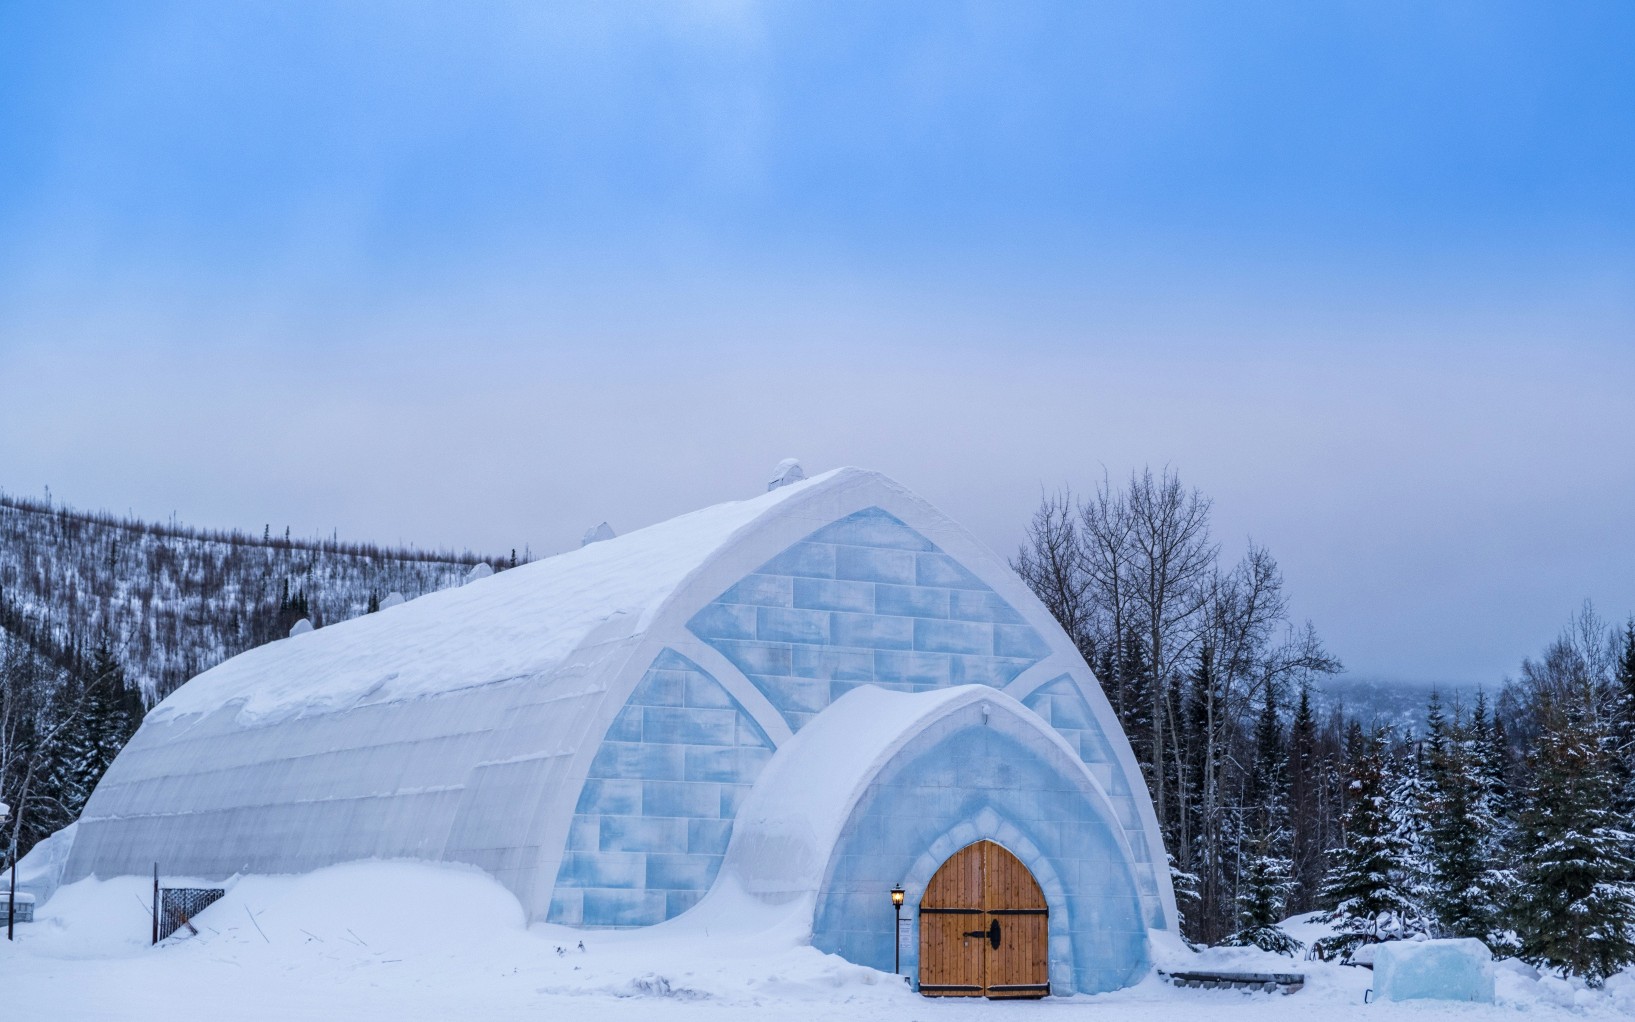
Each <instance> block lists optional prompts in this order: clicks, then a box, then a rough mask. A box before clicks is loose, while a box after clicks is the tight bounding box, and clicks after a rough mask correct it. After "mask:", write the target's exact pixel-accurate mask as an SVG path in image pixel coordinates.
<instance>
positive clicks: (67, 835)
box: [7, 823, 79, 901]
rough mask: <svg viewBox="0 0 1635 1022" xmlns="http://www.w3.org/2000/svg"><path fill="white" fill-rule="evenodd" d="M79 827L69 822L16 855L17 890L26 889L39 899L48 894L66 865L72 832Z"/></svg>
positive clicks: (42, 899) (53, 889)
mask: <svg viewBox="0 0 1635 1022" xmlns="http://www.w3.org/2000/svg"><path fill="white" fill-rule="evenodd" d="M78 829H79V824H77V823H70V824H69V825H68V826H66V827H64V828H63V829H61V830H59V831H57V832H56V833H55V834H52V835H51V836H50V837H48V838H46V839H45V840H44V841H41V842H39V843H38V844H36V845H35V846H34V847H33V848H30V849H29V850H28V854H27V855H25V856H23V857H22V858H21V859H18V860H17V890H19V891H27V892H28V893H29V894H32V895H34V897H35V898H36V899H37V900H39V901H45V900H46V899H47V898H49V897H51V895H52V894H53V893H54V892H55V891H56V890H57V885H58V884H59V883H61V882H62V871H63V868H64V867H65V866H67V865H68V853H69V852H70V851H72V850H73V848H74V833H75V831H77V830H78ZM7 882H8V883H9V882H10V878H9V877H8V878H7Z"/></svg>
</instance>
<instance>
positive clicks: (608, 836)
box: [62, 469, 1176, 997]
mask: <svg viewBox="0 0 1635 1022" xmlns="http://www.w3.org/2000/svg"><path fill="white" fill-rule="evenodd" d="M791 476H795V478H790V477H791ZM609 533H610V534H611V530H609ZM368 858H418V859H429V860H444V861H450V862H458V863H469V864H473V865H475V866H477V867H480V868H482V869H484V870H486V871H488V872H489V873H491V874H492V875H493V876H494V877H496V878H497V879H498V880H499V881H500V882H502V883H503V884H505V885H506V886H507V887H508V888H509V889H510V890H511V891H513V892H514V893H515V894H516V896H517V898H518V899H519V900H520V901H521V903H522V905H523V907H524V908H525V910H526V911H527V913H528V915H529V917H530V919H532V920H536V921H540V920H543V921H549V922H555V923H562V924H567V925H569V926H575V927H637V926H648V925H653V924H658V923H663V922H665V921H666V920H670V919H673V918H675V917H677V916H681V915H682V914H684V913H688V912H689V911H692V912H695V913H700V914H703V913H708V912H711V911H714V912H716V913H718V914H719V913H723V912H727V913H731V912H738V911H741V910H742V911H747V912H748V913H749V914H753V913H754V912H755V911H759V910H760V909H762V908H764V909H766V910H767V911H771V912H774V913H777V912H782V913H785V914H786V916H787V915H790V914H792V917H793V918H795V919H796V921H797V923H798V925H799V927H800V929H799V931H798V932H800V933H803V934H805V933H809V934H810V940H811V942H812V943H813V944H814V945H816V946H817V947H818V948H820V949H822V950H825V951H830V952H834V953H836V954H839V955H841V956H843V957H845V958H847V959H850V960H852V961H855V962H858V963H861V964H865V965H870V966H875V967H879V968H882V969H888V970H889V969H891V968H893V965H894V961H893V954H894V952H900V953H901V958H902V969H903V971H904V972H905V973H907V974H909V975H911V976H914V977H916V978H917V981H918V983H919V987H920V989H921V990H922V992H924V993H927V994H967V995H983V994H985V995H988V996H996V997H998V996H1037V995H1042V994H1044V993H1045V992H1046V991H1047V990H1053V991H1054V992H1057V993H1070V992H1074V991H1098V990H1107V989H1112V988H1115V987H1119V986H1123V985H1127V984H1129V983H1131V982H1133V981H1135V980H1136V979H1137V978H1138V977H1139V976H1140V975H1141V974H1143V973H1144V971H1145V970H1146V969H1147V967H1148V947H1147V931H1148V930H1149V928H1153V929H1170V930H1173V929H1174V928H1175V923H1176V917H1175V905H1174V896H1173V893H1172V892H1171V889H1170V884H1169V878H1168V871H1167V869H1166V866H1165V862H1166V859H1165V855H1164V850H1163V848H1162V846H1161V844H1160V839H1159V832H1158V828H1157V824H1156V821H1155V819H1154V816H1153V812H1152V808H1151V805H1150V803H1149V801H1148V798H1147V794H1146V788H1145V786H1144V784H1143V783H1142V779H1141V776H1140V773H1139V771H1138V768H1137V766H1136V763H1135V760H1134V758H1133V756H1132V754H1131V752H1130V748H1129V744H1128V742H1127V741H1126V740H1125V737H1124V735H1123V734H1122V733H1121V731H1120V729H1119V727H1118V724H1117V720H1116V718H1115V717H1114V715H1113V713H1112V711H1111V709H1110V708H1109V706H1108V704H1107V701H1106V699H1105V698H1104V697H1103V695H1102V692H1101V689H1100V687H1099V685H1098V684H1097V682H1096V680H1095V678H1094V677H1093V676H1092V675H1091V673H1090V670H1089V669H1088V668H1087V667H1086V665H1085V663H1084V661H1083V659H1082V658H1081V657H1080V656H1079V654H1078V652H1077V651H1076V650H1075V649H1074V646H1073V644H1072V643H1071V642H1070V641H1069V640H1068V638H1067V636H1066V635H1065V634H1064V633H1063V632H1062V631H1061V629H1060V628H1059V627H1058V626H1057V625H1056V623H1055V622H1054V621H1053V620H1052V618H1051V617H1050V615H1049V613H1048V612H1047V611H1046V610H1045V608H1044V607H1043V606H1042V605H1041V604H1040V603H1039V602H1038V601H1037V600H1036V599H1035V598H1034V596H1033V595H1032V594H1031V593H1030V592H1029V591H1028V589H1027V587H1026V586H1025V585H1024V584H1023V583H1022V582H1021V581H1020V580H1019V579H1018V578H1017V577H1016V576H1015V575H1014V574H1013V573H1012V572H1011V571H1010V569H1009V568H1008V567H1007V566H1006V564H1005V563H1004V562H1003V561H1002V560H1001V559H1000V558H998V557H996V556H995V555H994V554H992V553H991V552H989V551H988V550H986V549H985V548H984V547H983V546H982V545H981V544H980V543H978V542H977V541H976V540H975V539H974V538H973V537H972V536H971V535H970V534H969V533H967V532H966V531H964V530H963V529H962V528H960V527H959V526H958V525H956V524H955V523H953V522H952V521H950V520H949V519H948V518H947V517H945V516H944V515H942V514H941V513H939V512H938V511H936V510H935V509H934V508H932V507H931V506H929V505H928V504H926V503H925V502H924V501H922V500H920V499H919V498H917V497H915V496H914V495H913V494H911V493H909V492H908V491H907V490H905V489H904V488H903V487H901V486H899V485H897V484H896V483H894V482H892V481H890V480H888V479H886V478H884V477H882V476H880V475H878V474H875V473H871V472H865V471H860V470H857V469H840V470H837V471H833V472H829V473H826V474H823V475H819V476H815V477H813V478H810V479H799V478H798V473H791V472H787V471H786V472H784V473H783V474H782V477H781V479H779V480H775V481H774V486H773V488H771V489H770V490H769V491H768V492H766V493H764V494H761V495H758V496H755V497H753V498H751V499H748V500H743V501H739V502H736V503H729V504H722V505H719V506H717V507H712V508H708V509H705V510H702V511H698V512H695V513H693V514H689V515H684V516H682V517H680V518H676V519H673V520H671V521H667V522H663V523H661V524H658V525H654V526H651V527H649V528H646V529H642V530H639V531H636V532H632V533H629V534H627V535H623V536H618V537H613V538H603V539H601V540H600V541H599V542H594V543H587V544H586V545H584V546H583V547H581V548H579V549H576V550H573V551H572V552H569V553H564V554H561V555H559V556H556V557H552V558H549V559H546V560H542V561H537V562H534V563H532V564H527V565H524V566H521V567H517V568H514V569H511V570H508V571H504V572H501V573H499V574H496V575H493V576H492V577H488V578H482V579H473V580H472V581H470V582H469V583H468V584H466V585H464V586H461V587H460V588H457V589H452V590H447V591H443V592H438V593H433V594H430V595H427V596H423V597H421V598H419V599H416V600H412V601H410V602H407V603H403V604H400V605H397V606H394V607H391V608H390V609H387V610H382V611H381V612H379V613H376V614H370V615H367V616H365V617H362V618H358V619H355V620H352V621H348V622H345V623H342V624H336V625H333V626H330V627H328V628H323V629H319V630H317V631H313V632H309V633H306V634H302V635H298V636H293V637H291V638H288V639H284V640H280V641H277V642H273V643H270V644H268V645H265V646H262V647H259V648H257V649H253V650H250V651H249V652H246V653H243V654H241V655H239V656H236V657H234V658H232V659H231V660H228V661H226V662H225V663H223V664H221V665H219V666H217V667H215V668H212V669H211V670H209V671H206V672H205V673H203V674H201V675H199V676H198V677H196V678H194V679H193V680H191V681H189V682H188V683H187V684H185V685H183V686H182V687H181V688H179V689H177V690H176V691H175V692H174V693H172V694H171V695H170V697H169V698H167V699H166V700H164V701H163V702H162V703H161V704H159V706H157V707H156V708H155V709H154V710H153V711H152V712H150V713H149V715H148V717H147V719H146V720H145V721H144V722H143V724H142V726H141V729H140V730H139V731H138V732H137V734H136V736H135V737H134V738H133V739H132V740H131V742H130V744H129V745H128V746H127V747H126V749H125V750H124V751H123V752H122V753H121V754H120V755H119V757H118V759H117V760H116V761H115V762H114V764H113V765H112V767H111V768H110V769H109V771H108V773H107V775H106V777H105V778H104V779H103V781H102V783H101V784H100V785H99V786H98V787H97V789H96V791H95V793H94V794H93V796H92V798H91V799H90V801H89V803H88V804H87V806H86V809H85V812H84V814H83V816H82V818H81V820H80V822H79V824H78V828H77V831H76V833H75V834H74V836H73V839H72V845H71V847H70V848H69V850H68V852H67V857H66V860H65V864H64V866H63V875H62V880H63V881H64V882H71V881H73V880H76V879H79V878H82V877H86V876H89V875H93V874H95V875H99V876H111V875H119V874H146V873H147V871H148V870H149V869H151V867H152V865H153V863H155V862H158V863H160V864H161V868H162V869H163V870H164V871H165V872H166V873H167V874H172V875H184V876H191V877H205V878H208V877H229V876H232V875H235V874H245V873H299V872H305V871H309V870H312V869H316V868H319V867H322V866H325V865H329V864H333V863H338V862H344V861H349V860H357V859H368ZM898 886H900V887H901V888H902V890H903V892H904V894H903V898H904V902H905V904H904V906H903V908H902V915H901V918H902V919H903V920H905V922H904V923H903V924H902V925H903V927H904V928H903V929H902V930H901V931H899V930H897V929H896V920H897V918H898V916H897V914H896V911H895V910H894V907H893V903H892V897H891V891H892V889H893V888H894V887H898ZM701 902H702V903H701Z"/></svg>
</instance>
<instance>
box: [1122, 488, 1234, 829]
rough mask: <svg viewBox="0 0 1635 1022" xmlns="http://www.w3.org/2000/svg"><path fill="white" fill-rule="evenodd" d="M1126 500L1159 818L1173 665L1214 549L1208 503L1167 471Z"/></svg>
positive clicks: (1163, 805) (1204, 589) (1190, 638)
mask: <svg viewBox="0 0 1635 1022" xmlns="http://www.w3.org/2000/svg"><path fill="white" fill-rule="evenodd" d="M1128 502H1129V513H1130V546H1131V549H1132V550H1133V551H1134V557H1133V558H1132V560H1133V564H1132V566H1131V575H1130V581H1131V583H1132V587H1131V588H1132V596H1133V598H1134V603H1135V606H1136V607H1137V608H1138V609H1139V611H1140V613H1141V615H1142V618H1143V622H1144V624H1145V626H1146V630H1147V638H1148V645H1147V655H1148V657H1149V658H1150V661H1151V664H1152V675H1153V682H1154V684H1153V686H1152V714H1153V720H1152V729H1153V739H1152V745H1153V776H1152V786H1153V809H1154V811H1155V812H1156V813H1157V814H1158V818H1159V819H1160V820H1166V819H1168V818H1169V815H1168V809H1169V807H1168V804H1167V801H1168V800H1167V798H1166V789H1167V788H1168V785H1167V784H1165V779H1164V764H1165V762H1166V756H1167V755H1168V754H1170V753H1171V752H1172V751H1173V750H1172V748H1171V747H1172V746H1173V745H1174V739H1173V736H1174V734H1175V731H1176V721H1175V707H1174V705H1173V701H1172V700H1171V699H1170V698H1169V692H1170V687H1171V685H1172V683H1173V682H1174V679H1175V675H1176V672H1177V670H1178V666H1179V665H1180V664H1181V663H1182V662H1183V661H1184V660H1185V658H1186V656H1187V655H1188V653H1190V652H1191V651H1192V649H1193V648H1194V646H1195V645H1196V640H1197V632H1196V628H1195V624H1196V618H1197V615H1198V612H1199V610H1201V609H1202V608H1203V606H1204V602H1205V600H1206V599H1207V597H1208V585H1207V583H1208V581H1209V579H1210V575H1211V572H1212V571H1213V570H1214V566H1215V559H1216V556H1217V554H1218V553H1219V547H1217V546H1216V545H1215V544H1214V543H1212V542H1211V541H1210V538H1209V511H1210V501H1209V500H1208V498H1206V497H1204V496H1203V494H1201V493H1199V492H1198V491H1197V490H1196V489H1194V490H1190V491H1188V490H1185V489H1183V488H1182V486H1181V480H1180V477H1179V476H1177V475H1176V474H1175V473H1173V472H1171V471H1170V470H1169V469H1165V470H1164V472H1163V474H1162V475H1161V476H1159V477H1158V478H1157V479H1154V478H1153V474H1152V470H1151V469H1144V470H1143V471H1142V473H1141V474H1140V475H1135V474H1133V473H1132V475H1131V476H1130V492H1129V496H1128Z"/></svg>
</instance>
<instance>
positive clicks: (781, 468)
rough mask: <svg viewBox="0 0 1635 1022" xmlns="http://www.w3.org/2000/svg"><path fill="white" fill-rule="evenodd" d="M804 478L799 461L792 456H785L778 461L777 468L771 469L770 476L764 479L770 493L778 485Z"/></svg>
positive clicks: (804, 474) (796, 481) (785, 484)
mask: <svg viewBox="0 0 1635 1022" xmlns="http://www.w3.org/2000/svg"><path fill="white" fill-rule="evenodd" d="M805 478H806V473H805V472H803V471H801V467H800V462H798V461H796V460H795V459H794V458H785V459H783V460H782V461H780V462H778V467H777V468H775V469H773V470H772V478H771V479H768V480H767V481H766V489H767V492H768V493H770V492H772V491H773V490H776V489H777V488H778V487H780V486H788V485H789V484H790V483H798V482H800V481H801V480H802V479H805Z"/></svg>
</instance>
